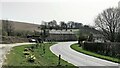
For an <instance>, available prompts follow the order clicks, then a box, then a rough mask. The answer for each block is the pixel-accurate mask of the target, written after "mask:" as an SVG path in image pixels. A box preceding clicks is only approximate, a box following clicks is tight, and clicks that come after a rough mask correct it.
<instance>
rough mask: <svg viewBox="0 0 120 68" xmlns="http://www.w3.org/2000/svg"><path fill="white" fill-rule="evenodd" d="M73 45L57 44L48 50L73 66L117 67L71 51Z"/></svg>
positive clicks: (114, 64)
mask: <svg viewBox="0 0 120 68" xmlns="http://www.w3.org/2000/svg"><path fill="white" fill-rule="evenodd" d="M73 43H76V42H59V43H58V44H55V45H53V46H51V47H50V50H51V51H52V52H53V53H54V54H55V55H57V56H58V55H61V56H62V57H61V58H62V59H64V60H66V61H68V62H69V63H71V64H73V65H75V66H118V63H113V62H110V61H106V60H103V59H99V58H95V57H92V56H88V55H85V54H82V53H79V52H77V51H75V50H73V49H71V48H70V45H71V44H73Z"/></svg>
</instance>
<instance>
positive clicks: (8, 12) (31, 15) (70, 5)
mask: <svg viewBox="0 0 120 68" xmlns="http://www.w3.org/2000/svg"><path fill="white" fill-rule="evenodd" d="M1 1H2V2H1V4H2V9H1V4H0V10H1V11H2V17H1V14H0V18H2V19H9V20H15V21H22V22H29V23H33V22H34V23H36V24H40V23H41V21H51V20H56V21H57V22H60V21H65V22H68V21H75V22H80V23H83V24H87V25H93V24H94V19H95V17H96V16H97V15H98V14H99V13H101V12H102V11H103V10H104V9H107V8H109V7H117V6H118V2H119V0H39V1H38V0H34V1H33V0H1Z"/></svg>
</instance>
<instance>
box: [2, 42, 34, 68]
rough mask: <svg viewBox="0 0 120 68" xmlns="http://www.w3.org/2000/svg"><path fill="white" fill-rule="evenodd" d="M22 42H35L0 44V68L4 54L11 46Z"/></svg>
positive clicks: (19, 44)
mask: <svg viewBox="0 0 120 68" xmlns="http://www.w3.org/2000/svg"><path fill="white" fill-rule="evenodd" d="M24 44H35V43H16V44H0V68H1V67H2V64H3V62H4V59H6V56H5V55H6V54H7V53H8V52H9V51H10V50H11V48H12V47H14V46H21V45H24Z"/></svg>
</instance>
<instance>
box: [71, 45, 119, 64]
mask: <svg viewBox="0 0 120 68" xmlns="http://www.w3.org/2000/svg"><path fill="white" fill-rule="evenodd" d="M70 47H71V48H72V49H74V50H76V51H78V52H81V53H83V54H86V55H90V56H94V57H97V58H101V59H105V60H108V61H112V62H115V63H120V59H118V58H113V57H109V56H104V55H100V54H97V53H94V52H90V51H87V50H83V49H82V48H81V47H79V44H73V45H71V46H70Z"/></svg>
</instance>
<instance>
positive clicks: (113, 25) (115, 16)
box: [95, 8, 120, 42]
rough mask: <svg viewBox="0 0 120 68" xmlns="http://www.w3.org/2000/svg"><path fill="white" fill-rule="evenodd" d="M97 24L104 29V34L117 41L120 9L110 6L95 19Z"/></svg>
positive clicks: (119, 27)
mask: <svg viewBox="0 0 120 68" xmlns="http://www.w3.org/2000/svg"><path fill="white" fill-rule="evenodd" d="M95 25H96V26H97V27H98V28H99V29H100V30H102V31H103V35H104V36H105V38H106V39H108V40H110V41H111V42H115V41H116V38H117V34H118V32H119V29H120V9H118V8H108V9H106V10H104V11H103V12H102V13H100V14H99V15H98V16H97V18H96V19H95Z"/></svg>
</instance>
